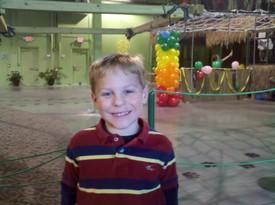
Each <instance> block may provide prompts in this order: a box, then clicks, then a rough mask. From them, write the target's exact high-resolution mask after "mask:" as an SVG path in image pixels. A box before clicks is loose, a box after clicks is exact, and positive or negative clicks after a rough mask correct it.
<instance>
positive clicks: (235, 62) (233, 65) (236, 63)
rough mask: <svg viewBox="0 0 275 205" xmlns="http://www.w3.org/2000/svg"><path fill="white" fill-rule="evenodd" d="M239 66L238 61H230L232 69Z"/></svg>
mask: <svg viewBox="0 0 275 205" xmlns="http://www.w3.org/2000/svg"><path fill="white" fill-rule="evenodd" d="M239 66H240V64H239V62H238V61H233V62H232V63H231V67H232V69H234V70H237V69H238V68H239Z"/></svg>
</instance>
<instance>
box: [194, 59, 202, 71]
mask: <svg viewBox="0 0 275 205" xmlns="http://www.w3.org/2000/svg"><path fill="white" fill-rule="evenodd" d="M202 67H203V63H202V62H201V61H196V62H195V68H196V69H198V70H200V69H201V68H202Z"/></svg>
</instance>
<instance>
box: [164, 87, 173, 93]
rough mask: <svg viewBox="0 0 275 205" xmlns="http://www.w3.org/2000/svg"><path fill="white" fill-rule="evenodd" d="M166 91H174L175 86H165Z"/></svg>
mask: <svg viewBox="0 0 275 205" xmlns="http://www.w3.org/2000/svg"><path fill="white" fill-rule="evenodd" d="M166 91H169V92H175V88H174V87H168V88H166Z"/></svg>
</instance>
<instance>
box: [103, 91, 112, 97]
mask: <svg viewBox="0 0 275 205" xmlns="http://www.w3.org/2000/svg"><path fill="white" fill-rule="evenodd" d="M101 95H102V96H106V97H108V96H111V95H112V93H111V92H103V93H101Z"/></svg>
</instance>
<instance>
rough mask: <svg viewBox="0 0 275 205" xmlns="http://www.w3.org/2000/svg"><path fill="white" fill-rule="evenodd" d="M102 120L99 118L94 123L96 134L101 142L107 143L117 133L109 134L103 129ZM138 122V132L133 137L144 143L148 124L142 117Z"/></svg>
mask: <svg viewBox="0 0 275 205" xmlns="http://www.w3.org/2000/svg"><path fill="white" fill-rule="evenodd" d="M104 123H105V122H104V120H103V119H102V118H101V119H100V121H99V123H98V124H97V125H96V134H97V136H98V137H99V139H100V141H101V142H102V143H108V141H109V140H110V139H113V138H114V137H115V136H119V135H117V134H110V133H109V132H107V131H106V130H105V129H104ZM138 124H139V125H140V127H141V130H140V133H139V134H138V135H137V136H136V137H135V139H134V140H137V141H139V142H140V143H142V144H143V143H145V142H146V141H147V138H148V132H149V125H148V124H147V122H145V121H144V120H143V119H141V118H139V119H138Z"/></svg>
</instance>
